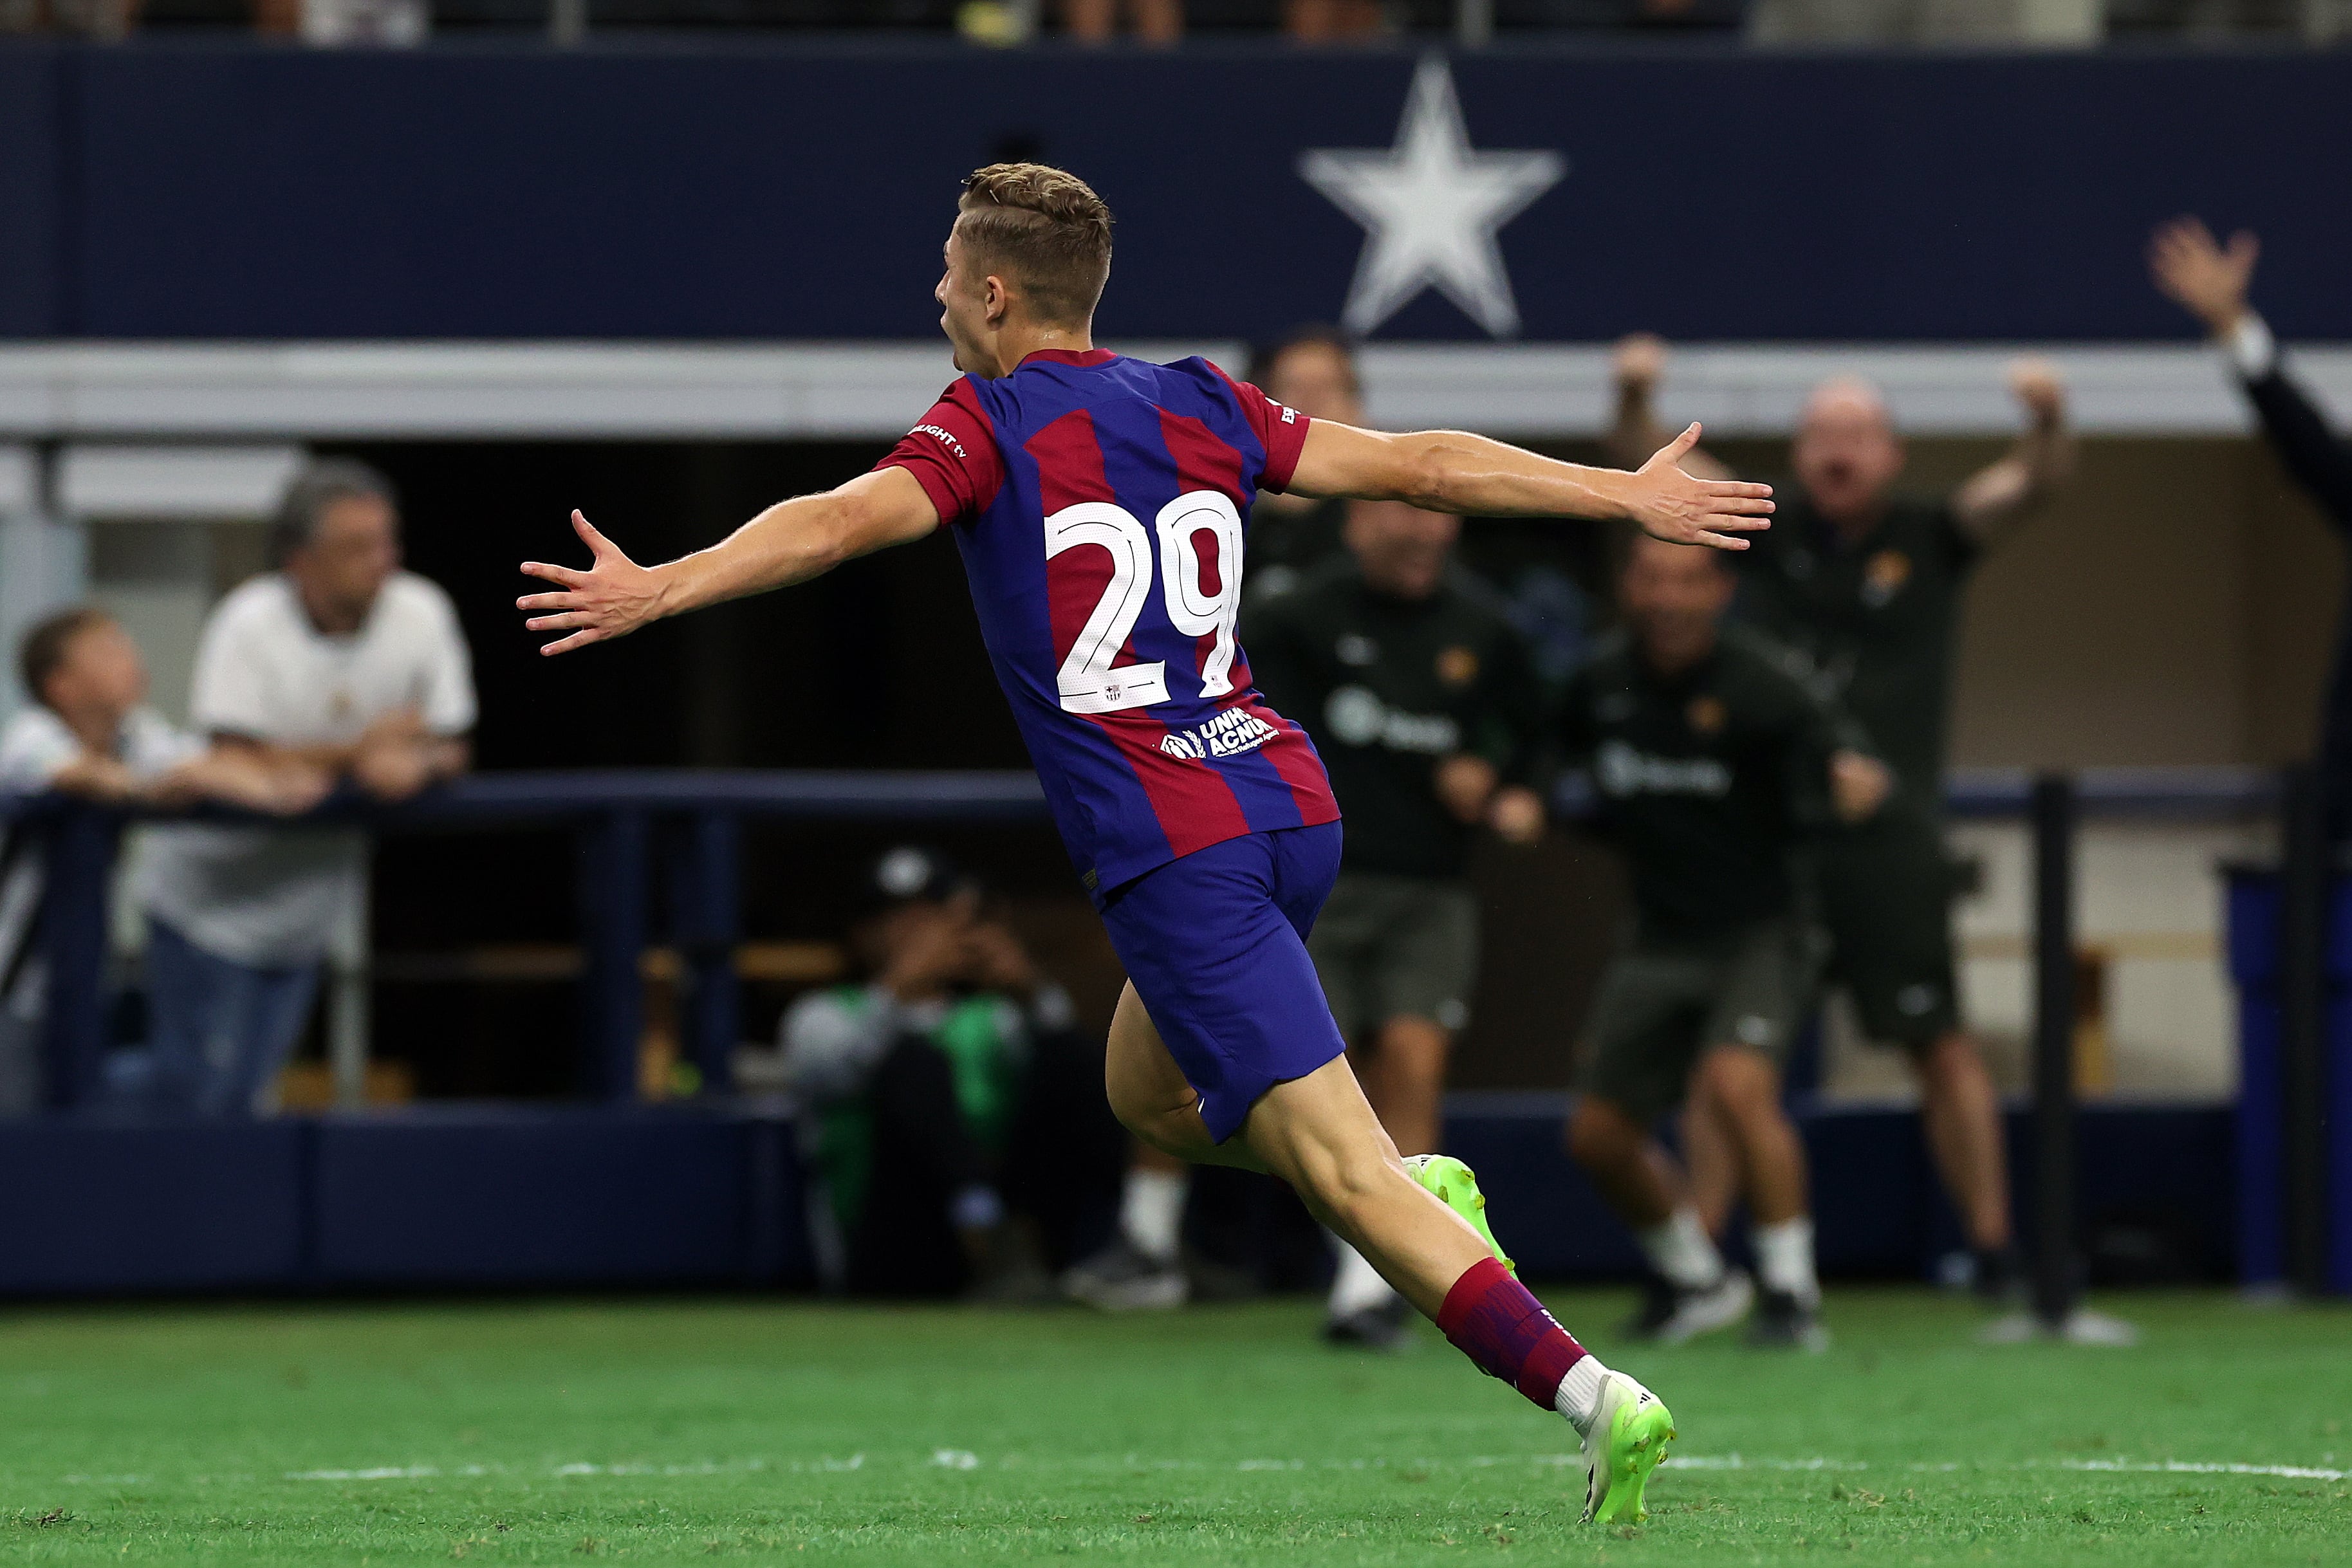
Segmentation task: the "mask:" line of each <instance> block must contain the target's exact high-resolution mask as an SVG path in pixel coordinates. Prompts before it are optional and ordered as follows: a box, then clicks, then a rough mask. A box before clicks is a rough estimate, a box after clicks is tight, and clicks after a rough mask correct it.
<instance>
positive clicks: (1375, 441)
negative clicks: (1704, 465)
mask: <svg viewBox="0 0 2352 1568" xmlns="http://www.w3.org/2000/svg"><path fill="white" fill-rule="evenodd" d="M1698 434H1699V432H1698V426H1697V425H1696V424H1694V425H1692V426H1691V427H1690V428H1689V429H1687V430H1685V431H1684V432H1683V433H1682V434H1680V435H1677V436H1676V437H1675V438H1674V440H1672V441H1670V442H1668V443H1667V444H1665V445H1664V446H1662V447H1660V448H1659V449H1658V450H1657V452H1656V453H1654V455H1652V456H1651V458H1650V460H1649V461H1648V462H1647V463H1644V464H1643V465H1642V466H1641V467H1640V468H1639V469H1638V470H1636V471H1635V472H1633V473H1631V474H1629V473H1626V472H1625V471H1624V470H1622V469H1620V468H1587V467H1584V466H1583V465H1580V464H1575V463H1561V462H1559V461H1557V460H1556V459H1553V458H1549V457H1541V456H1538V455H1536V454H1535V453H1532V452H1528V451H1524V450H1522V449H1521V448H1519V447H1517V446H1511V445H1507V444H1504V443H1503V442H1500V441H1491V440H1489V439H1487V438H1486V436H1483V435H1472V434H1468V433H1467V432H1465V431H1459V430H1425V431H1419V432H1415V433H1413V434H1402V435H1391V434H1382V433H1381V432H1380V431H1375V430H1358V429H1357V428H1355V427H1354V426H1353V425H1347V424H1338V423H1332V422H1331V421H1329V420H1321V419H1318V420H1317V421H1316V422H1315V423H1313V424H1312V425H1310V426H1308V427H1307V442H1306V444H1305V446H1304V448H1303V449H1302V450H1301V451H1300V453H1299V455H1298V466H1297V470H1296V471H1295V472H1294V473H1293V474H1292V475H1291V478H1290V484H1289V486H1288V487H1289V488H1290V489H1292V490H1296V491H1298V492H1301V493H1303V494H1305V495H1309V496H1347V497H1357V498H1360V499H1364V500H1379V501H1390V500H1393V501H1410V502H1412V504H1413V505H1414V506H1416V507H1427V508H1428V509H1429V510H1431V511H1433V512H1452V513H1454V514H1455V515H1457V516H1460V517H1590V518H1593V519H1595V520H1597V521H1616V520H1620V519H1622V520H1624V521H1628V522H1633V523H1636V524H1638V525H1640V527H1641V528H1642V531H1643V532H1644V533H1647V534H1652V535H1654V536H1655V537H1657V538H1662V539H1671V540H1673V541H1674V542H1675V543H1676V544H1689V545H1712V546H1714V547H1715V548H1716V549H1747V548H1748V541H1747V540H1746V539H1745V538H1740V537H1739V536H1741V535H1742V534H1749V533H1754V532H1756V531H1758V530H1759V529H1761V528H1770V527H1771V526H1772V524H1771V512H1772V486H1769V485H1754V484H1748V483H1746V482H1743V481H1740V480H1734V479H1696V478H1693V477H1692V476H1690V475H1688V474H1685V473H1684V472H1683V471H1682V470H1681V469H1680V468H1678V467H1676V466H1675V464H1676V463H1677V462H1679V461H1680V460H1681V459H1682V457H1683V456H1684V455H1685V454H1686V453H1688V452H1689V451H1690V449H1691V448H1692V447H1694V446H1696V445H1697V444H1698Z"/></svg>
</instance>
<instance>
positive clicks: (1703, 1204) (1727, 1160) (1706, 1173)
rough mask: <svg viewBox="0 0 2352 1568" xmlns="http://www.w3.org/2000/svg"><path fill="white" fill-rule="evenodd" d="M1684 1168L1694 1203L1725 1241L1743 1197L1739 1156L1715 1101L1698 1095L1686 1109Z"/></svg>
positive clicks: (1701, 1219) (1708, 1230) (1711, 1231)
mask: <svg viewBox="0 0 2352 1568" xmlns="http://www.w3.org/2000/svg"><path fill="white" fill-rule="evenodd" d="M1682 1142H1683V1169H1684V1170H1685V1171H1686V1172H1688V1173H1689V1177H1690V1205H1691V1207H1693V1208H1694V1209H1696V1210H1697V1211H1698V1217H1699V1222H1700V1223H1701V1224H1703V1225H1705V1226H1706V1233H1707V1234H1708V1235H1709V1236H1712V1237H1714V1238H1715V1239H1717V1241H1721V1240H1722V1239H1723V1238H1724V1234H1725V1232H1726V1231H1727V1230H1728V1229H1729V1228H1730V1227H1731V1206H1732V1204H1733V1202H1734V1201H1735V1200H1737V1199H1738V1197H1739V1156H1738V1155H1737V1154H1735V1153H1734V1152H1733V1150H1732V1145H1731V1130H1730V1129H1729V1128H1727V1127H1726V1126H1725V1125H1724V1124H1723V1115H1722V1113H1720V1112H1718V1111H1717V1109H1716V1106H1715V1102H1714V1101H1713V1100H1711V1099H1707V1098H1706V1097H1704V1096H1700V1095H1694V1096H1692V1097H1691V1100H1690V1102H1689V1103H1687V1104H1685V1105H1684V1107H1683V1113H1682Z"/></svg>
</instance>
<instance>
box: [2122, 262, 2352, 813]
mask: <svg viewBox="0 0 2352 1568" xmlns="http://www.w3.org/2000/svg"><path fill="white" fill-rule="evenodd" d="M2261 249H2262V247H2261V246H2260V245H2259V244H2258V243H2257V242H2256V240H2255V238H2254V236H2253V235H2251V234H2248V233H2246V232H2245V231H2243V230H2240V231H2239V232H2238V233H2236V234H2234V235H2231V236H2230V243H2229V244H2228V245H2227V246H2223V245H2221V244H2219V243H2218V242H2216V241H2215V239H2214V238H2213V235H2212V232H2211V231H2210V230H2209V229H2208V228H2206V226H2205V225H2204V224H2203V223H2202V222H2201V221H2200V220H2199V219H2197V218H2176V219H2174V220H2173V221H2172V222H2171V223H2168V224H2167V225H2164V226H2163V227H2162V228H2159V229H2158V230H2157V231H2156V237H2155V239H2154V241H2153V242H2152V243H2151V244H2150V245H2149V246H2148V270H2149V271H2150V272H2151V273H2153V274H2154V275H2155V278H2156V287H2157V290H2158V292H2159V293H2161V294H2162V295H2163V296H2164V297H2165V298H2168V299H2170V300H2171V301H2173V302H2174V303H2175V304H2177V305H2179V307H2180V308H2182V309H2184V310H2187V311H2188V312H2189V314H2190V315H2192V316H2194V317H2196V318H2197V319H2199V320H2200V321H2202V322H2204V323H2205V329H2206V330H2207V331H2209V332H2210V333H2211V334H2212V336H2213V342H2214V346H2215V347H2217V348H2219V349H2220V350H2221V351H2222V352H2223V353H2224V354H2226V355H2228V356H2229V360H2230V368H2231V370H2232V371H2235V372H2236V374H2237V377H2238V379H2239V381H2240V382H2242V383H2243V385H2244V387H2245V389H2246V396H2247V398H2248V400H2249V401H2251V402H2252V403H2253V405H2254V412H2255V413H2256V414H2258V415H2260V416H2261V419H2262V422H2263V434H2264V435H2265V436H2267V437H2269V439H2270V444H2271V445H2272V446H2273V448H2275V449H2276V450H2277V452H2278V455H2279V458H2280V460H2281V461H2282V462H2284V464H2285V465H2286V469H2287V472H2288V473H2290V474H2292V475H2294V480H2295V483H2296V484H2298V485H2301V486H2303V487H2304V488H2305V490H2307V491H2309V492H2310V494H2311V498H2312V499H2313V500H2315V501H2316V502H2318V503H2319V509H2320V510H2321V511H2322V512H2323V513H2325V514H2326V517H2327V519H2328V521H2329V522H2331V523H2333V524H2335V525H2336V528H2338V529H2339V530H2344V531H2347V532H2352V447H2347V445H2346V444H2345V443H2344V442H2343V441H2342V440H2340V439H2338V438H2337V437H2336V434H2335V433H2334V432H2332V431H2331V430H2329V429H2328V427H2327V421H2326V417H2325V416H2323V415H2322V414H2321V413H2320V412H2319V408H2318V405H2316V404H2315V403H2314V402H2312V401H2311V395H2310V394H2309V393H2308V392H2305V391H2304V390H2303V388H2302V387H2300V386H2298V385H2296V384H2295V382H2294V381H2293V380H2292V379H2290V378H2289V377H2288V375H2287V374H2286V371H2284V369H2283V368H2282V367H2281V365H2280V362H2279V349H2278V344H2277V342H2276V341H2275V340H2273V338H2272V337H2271V329H2270V328H2269V327H2268V326H2267V325H2265V324H2264V323H2263V319H2262V318H2261V317H2260V316H2257V315H2255V314H2254V312H2253V310H2252V308H2251V307H2249V306H2248V305H2247V304H2246V288H2247V286H2248V285H2249V284H2250V283H2252V281H2253V276H2254V261H2255V258H2256V257H2257V256H2259V255H2260V254H2261ZM2319 780H2320V791H2321V798H2322V799H2323V800H2325V802H2326V811H2327V831H2328V833H2329V835H2330V836H2331V837H2333V838H2336V839H2339V840H2340V839H2343V838H2345V837H2347V835H2352V623H2347V627H2346V629H2345V630H2344V631H2343V632H2339V633H2338V634H2337V637H2336V666H2335V668H2334V670H2333V671H2331V672H2330V674H2329V675H2328V678H2327V707H2326V714H2325V716H2324V717H2323V719H2322V721H2321V726H2320V737H2319Z"/></svg>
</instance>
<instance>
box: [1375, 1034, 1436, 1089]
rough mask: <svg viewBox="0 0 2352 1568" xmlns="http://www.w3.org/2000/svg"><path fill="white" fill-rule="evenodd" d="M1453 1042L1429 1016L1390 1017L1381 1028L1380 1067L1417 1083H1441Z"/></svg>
mask: <svg viewBox="0 0 2352 1568" xmlns="http://www.w3.org/2000/svg"><path fill="white" fill-rule="evenodd" d="M1452 1044H1453V1037H1452V1036H1451V1035H1450V1034H1448V1033H1447V1032H1446V1030H1445V1029H1444V1026H1443V1025H1440V1024H1437V1023H1434V1022H1433V1021H1431V1020H1430V1019H1421V1018H1398V1019H1390V1020H1389V1021H1388V1022H1387V1023H1386V1024H1384V1025H1382V1026H1381V1034H1380V1053H1381V1070H1382V1071H1386V1072H1388V1073H1390V1074H1391V1076H1392V1077H1402V1078H1403V1079H1406V1080H1408V1081H1409V1082H1413V1083H1416V1084H1420V1083H1437V1084H1442V1083H1444V1082H1445V1059H1446V1056H1447V1054H1448V1051H1449V1049H1450V1047H1451V1046H1452Z"/></svg>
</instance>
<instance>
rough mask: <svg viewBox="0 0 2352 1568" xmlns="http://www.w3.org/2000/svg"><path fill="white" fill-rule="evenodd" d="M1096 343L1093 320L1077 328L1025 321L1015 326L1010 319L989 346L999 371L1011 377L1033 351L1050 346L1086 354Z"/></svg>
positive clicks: (1038, 351) (1050, 347)
mask: <svg viewBox="0 0 2352 1568" xmlns="http://www.w3.org/2000/svg"><path fill="white" fill-rule="evenodd" d="M1094 346H1095V334H1094V323H1093V322H1091V321H1088V322H1084V323H1082V324H1080V325H1078V326H1076V327H1058V326H1033V325H1030V324H1028V323H1025V322H1024V323H1023V324H1021V325H1019V326H1015V325H1013V323H1011V322H1007V323H1005V326H1004V329H1003V331H1001V332H999V333H998V334H997V335H996V341H995V342H993V343H992V344H991V345H989V350H990V353H991V354H992V356H993V358H994V360H995V361H996V373H997V374H998V375H1000V376H1009V375H1011V374H1012V373H1013V371H1016V370H1018V369H1020V368H1021V361H1024V360H1025V359H1027V358H1028V357H1029V356H1030V355H1032V354H1035V353H1041V352H1043V351H1045V350H1048V349H1057V350H1062V351H1063V352H1065V353H1072V354H1083V353H1086V352H1087V351H1088V350H1091V349H1093V347H1094Z"/></svg>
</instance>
